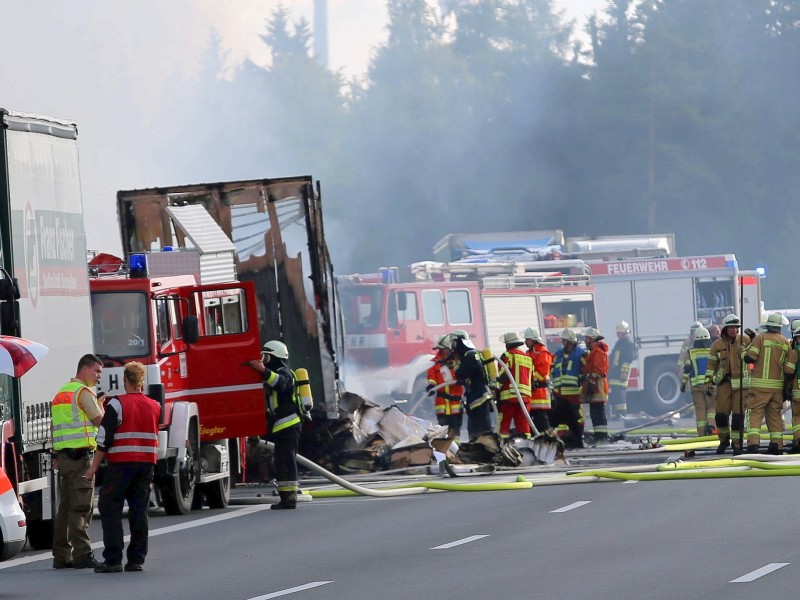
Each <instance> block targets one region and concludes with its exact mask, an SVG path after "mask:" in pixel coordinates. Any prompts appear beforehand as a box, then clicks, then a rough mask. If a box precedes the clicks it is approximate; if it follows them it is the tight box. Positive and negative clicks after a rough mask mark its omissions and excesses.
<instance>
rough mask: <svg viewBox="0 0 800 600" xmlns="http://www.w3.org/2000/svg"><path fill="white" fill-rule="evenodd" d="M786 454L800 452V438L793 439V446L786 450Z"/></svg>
mask: <svg viewBox="0 0 800 600" xmlns="http://www.w3.org/2000/svg"><path fill="white" fill-rule="evenodd" d="M786 454H800V440H793V441H792V447H791V448H789V449H788V450H787V451H786Z"/></svg>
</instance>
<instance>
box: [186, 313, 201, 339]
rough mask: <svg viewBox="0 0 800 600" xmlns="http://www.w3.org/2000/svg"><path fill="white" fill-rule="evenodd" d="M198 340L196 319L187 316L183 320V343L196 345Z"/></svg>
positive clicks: (198, 332) (198, 333)
mask: <svg viewBox="0 0 800 600" xmlns="http://www.w3.org/2000/svg"><path fill="white" fill-rule="evenodd" d="M199 338H200V327H199V326H198V324H197V317H195V316H193V315H189V316H188V317H184V318H183V341H184V342H186V343H187V344H196V343H197V340H198V339H199Z"/></svg>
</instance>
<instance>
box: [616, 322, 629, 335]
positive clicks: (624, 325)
mask: <svg viewBox="0 0 800 600" xmlns="http://www.w3.org/2000/svg"><path fill="white" fill-rule="evenodd" d="M630 332H631V326H630V325H628V322H627V321H620V322H619V323H617V333H630Z"/></svg>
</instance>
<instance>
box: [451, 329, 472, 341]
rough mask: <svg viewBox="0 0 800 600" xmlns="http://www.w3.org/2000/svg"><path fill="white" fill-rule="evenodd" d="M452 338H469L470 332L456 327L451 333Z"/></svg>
mask: <svg viewBox="0 0 800 600" xmlns="http://www.w3.org/2000/svg"><path fill="white" fill-rule="evenodd" d="M450 339H451V341H452V340H456V339H458V340H468V339H469V334H468V333H467V332H466V331H464V330H463V329H456V330H454V331H453V332H451V333H450Z"/></svg>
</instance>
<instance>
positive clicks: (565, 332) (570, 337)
mask: <svg viewBox="0 0 800 600" xmlns="http://www.w3.org/2000/svg"><path fill="white" fill-rule="evenodd" d="M559 335H560V337H561V341H562V342H564V341H566V342H574V343H577V341H578V336H577V335H575V332H574V331H572V329H570V328H569V327H564V329H562V330H561V333H560V334H559Z"/></svg>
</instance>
